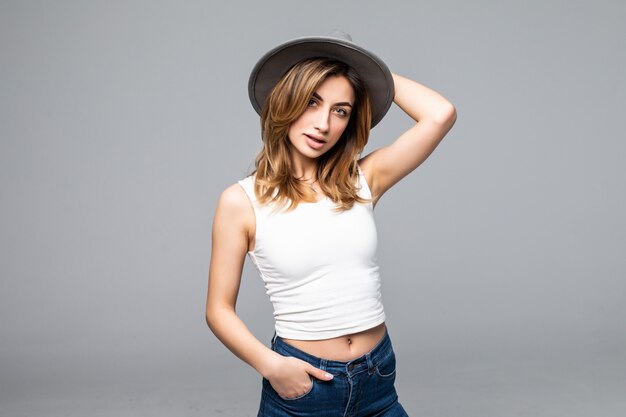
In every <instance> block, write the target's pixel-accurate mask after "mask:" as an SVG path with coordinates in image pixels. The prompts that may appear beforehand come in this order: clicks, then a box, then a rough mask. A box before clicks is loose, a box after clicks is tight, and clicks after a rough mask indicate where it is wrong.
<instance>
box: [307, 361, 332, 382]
mask: <svg viewBox="0 0 626 417" xmlns="http://www.w3.org/2000/svg"><path fill="white" fill-rule="evenodd" d="M307 372H308V374H309V375H311V376H312V377H313V378H316V379H319V380H320V381H330V380H331V379H333V376H332V375H331V374H329V373H328V372H325V371H322V370H321V369H319V368H316V367H314V366H313V365H311V366H310V367H309V368H308V369H307Z"/></svg>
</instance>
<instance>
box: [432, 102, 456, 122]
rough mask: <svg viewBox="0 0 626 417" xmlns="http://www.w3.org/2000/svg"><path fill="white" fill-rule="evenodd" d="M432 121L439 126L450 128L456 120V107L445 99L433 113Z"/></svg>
mask: <svg viewBox="0 0 626 417" xmlns="http://www.w3.org/2000/svg"><path fill="white" fill-rule="evenodd" d="M433 121H434V122H435V123H436V124H438V125H440V126H444V127H446V128H447V129H451V128H452V126H454V123H455V122H456V108H455V107H454V105H453V104H452V103H450V102H449V101H446V103H445V104H443V105H441V106H440V107H439V108H438V109H437V111H436V112H435V114H434V115H433Z"/></svg>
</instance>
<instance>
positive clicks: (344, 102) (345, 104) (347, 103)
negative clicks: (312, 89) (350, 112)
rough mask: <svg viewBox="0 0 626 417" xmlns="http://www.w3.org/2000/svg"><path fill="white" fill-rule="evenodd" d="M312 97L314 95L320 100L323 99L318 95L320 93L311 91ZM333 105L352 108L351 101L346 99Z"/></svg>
mask: <svg viewBox="0 0 626 417" xmlns="http://www.w3.org/2000/svg"><path fill="white" fill-rule="evenodd" d="M313 97H315V98H316V99H318V100H320V101H324V99H323V98H322V97H320V95H319V94H317V93H313ZM334 105H335V106H347V107H350V108H352V103H350V102H348V101H342V102H339V103H335V104H334Z"/></svg>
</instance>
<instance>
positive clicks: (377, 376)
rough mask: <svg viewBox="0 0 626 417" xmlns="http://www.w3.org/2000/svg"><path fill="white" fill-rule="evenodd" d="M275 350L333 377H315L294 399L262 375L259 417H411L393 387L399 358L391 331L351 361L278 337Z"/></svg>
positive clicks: (274, 341) (273, 344) (275, 340)
mask: <svg viewBox="0 0 626 417" xmlns="http://www.w3.org/2000/svg"><path fill="white" fill-rule="evenodd" d="M272 350H274V351H275V352H277V353H279V354H281V355H283V356H293V357H296V358H299V359H302V360H304V361H306V362H308V363H310V364H311V365H313V366H315V367H317V368H320V369H322V370H324V371H326V372H328V373H330V374H332V375H333V376H334V378H333V379H332V380H330V381H320V380H317V379H315V378H313V386H312V388H311V390H310V391H309V392H308V393H306V394H304V395H302V396H300V397H297V398H293V399H292V398H289V399H284V398H282V397H280V396H279V395H278V394H277V393H276V391H274V389H273V388H272V385H271V384H270V383H269V381H268V380H267V379H265V378H263V391H262V394H261V404H260V406H259V413H258V415H257V417H304V416H311V417H313V416H314V417H408V415H407V414H406V412H405V411H404V409H403V408H402V406H401V405H400V403H399V402H398V394H397V393H396V389H395V387H394V381H395V379H396V357H395V354H394V352H393V348H392V346H391V339H390V338H389V335H388V334H385V337H384V338H383V339H382V340H381V341H380V342H379V343H378V345H376V347H375V348H374V349H372V350H371V351H370V352H369V353H366V354H365V355H363V356H361V357H359V358H356V359H353V360H351V361H349V362H339V361H331V360H326V359H321V358H317V357H315V356H313V355H309V354H308V353H306V352H303V351H301V350H299V349H297V348H295V347H293V346H291V345H289V344H287V343H285V342H284V341H283V340H282V339H281V338H280V337H277V336H274V338H273V340H272Z"/></svg>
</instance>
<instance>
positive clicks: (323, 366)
mask: <svg viewBox="0 0 626 417" xmlns="http://www.w3.org/2000/svg"><path fill="white" fill-rule="evenodd" d="M326 364H327V361H326V359H322V360H320V369H321V370H322V371H326Z"/></svg>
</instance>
